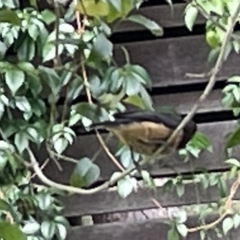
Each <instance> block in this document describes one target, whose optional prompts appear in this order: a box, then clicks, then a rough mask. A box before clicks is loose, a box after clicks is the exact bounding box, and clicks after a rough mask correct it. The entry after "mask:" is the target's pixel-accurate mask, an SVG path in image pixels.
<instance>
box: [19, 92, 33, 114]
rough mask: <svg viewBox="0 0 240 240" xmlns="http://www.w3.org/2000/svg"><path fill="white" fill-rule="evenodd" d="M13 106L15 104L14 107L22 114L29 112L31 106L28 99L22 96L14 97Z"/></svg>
mask: <svg viewBox="0 0 240 240" xmlns="http://www.w3.org/2000/svg"><path fill="white" fill-rule="evenodd" d="M15 104H16V107H17V108H18V109H19V110H20V111H22V112H30V111H31V105H30V103H29V101H28V99H27V98H26V97H24V96H17V97H15Z"/></svg>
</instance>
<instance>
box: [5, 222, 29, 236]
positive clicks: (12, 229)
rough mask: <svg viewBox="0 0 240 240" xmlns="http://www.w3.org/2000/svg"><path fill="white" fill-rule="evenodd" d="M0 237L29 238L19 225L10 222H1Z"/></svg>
mask: <svg viewBox="0 0 240 240" xmlns="http://www.w3.org/2000/svg"><path fill="white" fill-rule="evenodd" d="M0 238H2V239H4V240H13V239H14V240H27V237H26V236H25V235H24V234H23V232H22V231H21V230H20V229H19V227H18V226H17V225H16V224H11V223H9V222H0Z"/></svg>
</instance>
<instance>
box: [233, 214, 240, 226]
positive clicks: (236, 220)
mask: <svg viewBox="0 0 240 240" xmlns="http://www.w3.org/2000/svg"><path fill="white" fill-rule="evenodd" d="M233 224H234V228H235V229H236V228H238V227H239V226H240V214H235V215H234V216H233Z"/></svg>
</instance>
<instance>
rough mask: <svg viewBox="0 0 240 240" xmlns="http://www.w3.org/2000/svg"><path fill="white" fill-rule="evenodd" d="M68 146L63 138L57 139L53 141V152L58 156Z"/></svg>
mask: <svg viewBox="0 0 240 240" xmlns="http://www.w3.org/2000/svg"><path fill="white" fill-rule="evenodd" d="M67 146H68V141H67V139H65V138H63V137H59V138H57V139H56V140H55V141H54V140H53V147H54V149H55V151H56V152H57V153H59V154H61V153H62V152H63V151H64V150H65V149H66V148H67Z"/></svg>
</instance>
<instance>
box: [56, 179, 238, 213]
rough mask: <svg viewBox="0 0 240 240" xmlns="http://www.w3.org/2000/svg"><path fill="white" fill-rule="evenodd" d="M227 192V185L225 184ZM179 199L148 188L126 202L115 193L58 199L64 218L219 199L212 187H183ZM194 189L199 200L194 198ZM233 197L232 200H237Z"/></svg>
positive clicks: (134, 194)
mask: <svg viewBox="0 0 240 240" xmlns="http://www.w3.org/2000/svg"><path fill="white" fill-rule="evenodd" d="M227 186H228V187H227V189H230V186H231V184H230V182H228V183H227ZM184 189H185V190H184V194H183V196H181V197H179V196H178V195H177V193H176V192H167V193H166V192H164V190H163V187H158V188H157V191H156V193H155V192H154V191H153V190H150V189H149V188H145V189H138V191H137V192H134V193H132V194H130V195H129V196H128V197H127V198H126V199H123V198H121V197H120V196H119V194H118V193H117V192H116V190H111V191H108V192H99V193H96V194H94V195H73V196H70V197H63V198H60V200H61V201H62V203H63V204H64V206H65V209H64V215H65V216H68V217H73V216H80V215H93V214H103V213H114V212H123V211H124V212H125V211H126V212H129V211H137V210H145V209H150V208H156V205H155V204H154V203H153V202H152V201H151V198H152V197H153V198H155V199H156V200H158V202H159V203H160V204H161V206H162V207H164V208H165V207H174V206H182V205H190V204H196V202H198V203H210V202H216V201H218V200H219V199H220V198H221V195H220V192H219V190H218V188H217V187H216V186H212V187H209V188H207V189H204V188H203V187H202V184H201V183H198V184H196V185H195V184H193V183H188V184H185V187H184ZM196 189H197V191H198V193H199V196H198V197H197V196H196ZM239 198H240V193H237V194H236V196H235V197H234V199H239Z"/></svg>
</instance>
